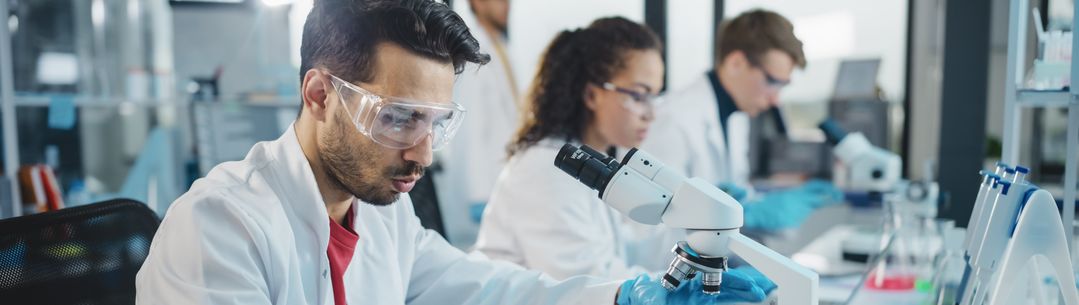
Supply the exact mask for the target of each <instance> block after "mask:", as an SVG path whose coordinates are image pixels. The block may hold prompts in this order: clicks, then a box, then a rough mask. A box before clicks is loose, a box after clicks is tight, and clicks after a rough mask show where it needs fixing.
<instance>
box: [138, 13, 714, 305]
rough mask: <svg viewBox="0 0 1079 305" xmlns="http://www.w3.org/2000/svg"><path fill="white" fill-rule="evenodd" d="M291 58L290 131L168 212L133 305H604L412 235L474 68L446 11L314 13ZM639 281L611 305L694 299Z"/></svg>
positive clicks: (598, 285)
mask: <svg viewBox="0 0 1079 305" xmlns="http://www.w3.org/2000/svg"><path fill="white" fill-rule="evenodd" d="M300 53H301V61H302V65H301V77H302V82H301V89H300V92H301V95H302V96H301V98H302V102H303V105H302V110H301V113H300V116H299V118H297V120H296V121H295V122H294V123H293V124H292V126H291V127H290V128H289V129H288V130H287V131H286V132H285V133H284V134H283V135H282V136H281V137H280V138H278V139H277V140H274V141H269V142H262V143H259V144H256V145H255V146H254V147H253V148H252V149H251V151H250V152H249V153H248V155H247V157H246V158H245V159H244V160H242V161H237V162H227V163H224V164H221V165H218V166H217V167H215V168H214V169H213V170H211V171H210V173H209V174H207V176H206V177H204V178H202V179H199V180H198V181H196V182H195V183H194V185H192V187H191V189H190V190H189V191H188V192H187V193H186V194H184V195H183V196H181V197H180V198H179V199H177V200H176V202H175V203H173V204H172V205H171V207H170V209H169V211H168V212H167V213H166V216H165V218H164V220H163V221H162V223H161V226H160V228H159V229H158V231H157V234H156V235H155V236H154V239H153V241H152V245H151V249H150V254H149V256H148V257H147V259H146V261H145V263H144V264H143V266H142V268H141V270H140V271H139V274H138V277H137V279H136V288H137V303H139V304H337V305H339V304H406V303H407V304H478V303H483V304H612V303H615V300H616V298H617V297H618V293H619V286H622V284H623V283H622V282H608V281H605V280H601V279H596V278H589V277H574V278H569V279H566V280H564V281H555V280H553V279H552V278H550V277H548V276H546V275H543V274H541V273H539V272H535V271H528V270H525V269H522V268H521V267H519V266H516V265H512V264H509V263H504V262H494V261H490V260H487V259H486V258H485V257H483V256H482V255H480V254H471V255H469V254H465V253H463V252H461V251H460V250H458V249H456V248H454V247H452V246H450V245H449V244H448V243H447V242H446V241H445V239H443V238H442V237H441V236H439V235H438V234H437V233H435V232H434V231H429V230H424V229H423V227H421V225H420V222H419V220H418V218H417V217H416V216H415V214H414V213H415V212H414V210H413V207H412V202H411V200H410V199H409V197H408V195H407V192H408V191H409V190H410V189H412V187H413V186H414V184H415V182H416V180H418V179H419V178H420V177H421V176H422V175H423V174H424V168H425V167H427V166H429V165H430V164H431V159H432V156H431V154H432V150H436V149H439V148H442V147H444V146H445V145H446V144H447V143H448V142H449V141H450V140H451V139H452V137H453V135H454V131H455V130H456V129H457V127H458V126H460V124H461V120H462V119H464V114H465V109H463V108H462V107H461V106H460V105H457V104H456V103H453V102H452V101H451V96H452V88H453V84H454V77H455V75H456V74H457V73H460V72H461V71H462V70H463V69H464V65H465V64H466V63H475V64H484V63H486V62H487V61H488V60H489V57H488V56H487V55H486V54H483V53H481V52H480V51H479V46H478V44H477V42H476V39H475V38H474V37H472V34H471V33H469V31H468V28H467V27H466V26H465V24H464V23H463V22H462V21H461V19H460V17H458V16H457V15H456V14H455V13H454V12H453V11H452V10H450V9H449V8H448V7H447V6H446V5H445V4H442V3H437V2H434V1H432V0H385V1H379V0H318V1H315V3H314V7H313V9H312V10H311V13H310V14H309V15H308V18H307V22H306V23H305V24H304V31H303V42H302V46H301V52H300ZM474 119H483V118H474ZM403 193H404V195H402V194H403ZM632 283H637V282H632ZM649 283H650V282H648V283H643V284H635V285H629V286H626V287H630V288H628V289H631V291H623V292H624V293H622V295H621V300H623V302H622V304H665V303H666V301H667V300H668V299H670V300H675V301H676V302H679V301H680V302H685V301H686V300H689V299H693V298H705V297H707V296H705V295H703V293H702V292H700V289H692V288H686V289H679V290H678V291H676V292H674V293H670V294H668V293H667V291H666V290H665V289H663V288H662V287H660V286H659V285H658V284H649ZM685 286H689V285H685ZM645 290H649V291H645ZM645 292H647V293H645ZM641 295H645V296H649V298H652V299H654V301H649V300H650V299H648V298H642V297H640V296H641ZM656 296H658V297H659V298H658V299H656V298H655V297H656Z"/></svg>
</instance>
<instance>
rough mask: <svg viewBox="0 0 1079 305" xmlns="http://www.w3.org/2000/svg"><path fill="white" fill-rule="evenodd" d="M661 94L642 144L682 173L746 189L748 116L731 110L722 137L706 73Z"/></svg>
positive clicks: (748, 185) (713, 94)
mask: <svg viewBox="0 0 1079 305" xmlns="http://www.w3.org/2000/svg"><path fill="white" fill-rule="evenodd" d="M664 99H665V100H664V103H663V104H662V106H661V107H660V108H659V109H657V110H656V119H655V121H654V122H653V123H652V128H651V130H649V133H648V138H646V139H645V140H644V143H642V144H641V148H642V149H644V150H645V151H647V152H649V153H651V154H652V155H653V156H655V157H656V158H657V159H659V160H660V161H662V162H663V164H665V165H666V166H668V167H672V168H674V169H677V170H679V171H681V172H682V174H684V175H686V176H687V177H701V178H703V179H705V180H707V181H712V182H713V183H721V182H732V183H735V184H737V185H739V186H742V187H744V188H747V189H749V188H750V184H749V171H750V167H749V128H750V127H749V116H748V115H746V114H745V113H744V112H741V111H735V112H734V113H732V114H731V115H730V117H728V118H727V125H728V126H727V127H728V128H727V129H728V130H727V136H729V137H730V139H727V136H724V133H723V129H724V126H722V124H720V120H719V108H718V105H717V102H716V95H715V92H714V91H713V89H712V85H711V82H710V81H709V80H708V77H707V76H705V75H702V76H701V77H700V79H698V80H697V81H696V82H693V84H691V85H690V86H689V87H686V88H685V89H682V90H681V91H677V92H674V93H670V94H667V95H666V96H664Z"/></svg>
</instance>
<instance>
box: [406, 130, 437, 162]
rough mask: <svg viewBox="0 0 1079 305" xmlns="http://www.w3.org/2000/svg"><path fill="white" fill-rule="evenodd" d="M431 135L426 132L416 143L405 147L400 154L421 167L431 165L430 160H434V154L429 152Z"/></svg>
mask: <svg viewBox="0 0 1079 305" xmlns="http://www.w3.org/2000/svg"><path fill="white" fill-rule="evenodd" d="M431 137H432V136H431V135H430V134H428V135H427V136H425V137H423V139H422V140H420V142H419V143H416V145H413V146H412V147H409V148H406V149H405V150H404V155H403V156H402V157H403V158H404V159H405V161H412V162H416V163H419V164H420V165H421V166H423V167H428V166H431V162H434V156H433V155H432V153H431Z"/></svg>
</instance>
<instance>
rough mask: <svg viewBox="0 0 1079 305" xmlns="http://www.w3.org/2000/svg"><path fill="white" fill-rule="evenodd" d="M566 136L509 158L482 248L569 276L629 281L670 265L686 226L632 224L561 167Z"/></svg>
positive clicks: (487, 212)
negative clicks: (556, 161) (558, 158)
mask: <svg viewBox="0 0 1079 305" xmlns="http://www.w3.org/2000/svg"><path fill="white" fill-rule="evenodd" d="M564 143H565V142H561V141H555V140H552V139H547V140H543V141H541V142H540V143H538V144H536V145H535V146H533V147H530V148H528V149H525V150H524V151H522V152H519V153H517V154H516V155H515V156H513V157H512V158H510V160H509V162H508V163H507V164H506V168H505V169H503V171H502V174H501V175H500V176H499V177H498V182H497V183H496V184H495V190H494V193H493V194H491V201H490V202H489V203H488V204H487V208H486V210H485V211H484V214H483V222H482V224H481V225H480V233H479V237H478V239H477V240H476V250H477V251H480V252H482V253H484V254H486V255H487V256H488V257H490V258H492V259H501V260H507V261H510V262H513V263H515V264H519V265H522V266H524V267H526V268H529V269H534V270H539V271H543V272H545V273H547V274H550V275H551V276H554V277H555V278H558V279H562V278H567V277H570V276H575V275H584V274H587V275H594V276H601V277H607V278H611V279H624V278H630V277H633V276H637V275H640V274H642V273H649V272H658V271H663V269H664V268H665V267H666V264H668V263H670V258H671V255H672V254H671V253H670V250H671V247H673V245H674V242H675V241H677V240H678V239H679V238H681V237H684V236H685V234H684V233H683V231H680V230H679V231H675V230H670V229H667V228H666V227H663V226H645V225H641V224H635V223H629V220H628V218H624V217H622V215H620V214H619V213H618V211H617V210H615V209H613V208H611V207H610V206H608V205H607V204H605V203H603V201H602V200H600V199H599V196H597V194H598V193H597V191H594V190H592V189H589V188H588V187H587V186H585V185H584V184H581V183H580V182H578V181H577V180H576V179H574V178H573V177H570V176H569V175H567V174H566V173H564V172H562V171H561V170H559V169H558V168H557V167H555V166H554V159H555V155H557V154H558V150H559V149H560V148H561V147H562V144H564Z"/></svg>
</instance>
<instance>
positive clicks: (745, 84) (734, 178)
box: [642, 10, 842, 233]
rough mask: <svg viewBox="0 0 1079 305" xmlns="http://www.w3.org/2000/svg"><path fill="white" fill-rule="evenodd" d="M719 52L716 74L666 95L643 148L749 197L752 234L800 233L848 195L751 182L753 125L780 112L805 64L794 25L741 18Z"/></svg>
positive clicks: (820, 186) (752, 14)
mask: <svg viewBox="0 0 1079 305" xmlns="http://www.w3.org/2000/svg"><path fill="white" fill-rule="evenodd" d="M716 53H717V54H716V58H715V67H714V69H713V70H712V71H708V72H707V73H706V74H705V75H702V76H701V78H700V79H699V80H698V81H697V82H695V83H694V84H692V85H690V86H689V87H687V88H685V89H682V90H681V91H678V92H676V93H672V94H671V95H669V96H666V97H664V99H665V100H666V103H665V105H664V107H662V109H660V110H659V111H657V115H656V120H655V123H654V124H653V127H652V129H653V130H652V135H651V136H649V137H648V138H647V139H645V142H644V143H643V144H642V146H643V147H644V148H645V149H646V150H648V152H650V153H652V154H653V155H654V156H655V157H656V158H659V159H661V160H663V162H664V163H665V164H667V166H668V167H671V168H676V169H680V170H682V171H683V173H684V174H685V175H686V176H689V177H701V178H703V179H705V180H709V181H711V182H713V183H716V184H718V185H720V187H721V188H723V189H725V190H727V191H728V192H737V191H736V190H740V191H742V192H744V193H746V196H745V198H743V199H740V201H741V202H742V203H743V207H744V209H743V210H744V212H745V215H744V217H745V225H744V228H745V229H748V230H750V231H752V232H757V233H772V232H777V231H781V230H787V229H793V228H796V227H798V226H800V225H801V224H802V223H803V222H804V221H805V220H806V219H807V218H808V216H809V215H810V214H811V213H812V212H813V211H814V210H816V209H817V208H820V207H822V206H825V205H828V204H834V203H838V202H839V201H838V200H835V198H836V195H837V194H838V195H840V196H839V197H838V198H842V197H841V195H842V193H840V192H839V191H838V190H837V189H836V188H835V187H834V186H832V185H831V183H826V182H813V183H809V184H806V185H805V186H804V187H801V188H794V189H791V190H787V191H783V192H773V193H770V194H765V195H762V194H755V192H752V186H751V185H750V184H749V178H750V177H749V175H750V173H751V169H750V164H751V162H750V161H749V134H750V122H749V119H750V118H751V117H755V116H758V115H760V114H761V113H764V112H766V111H770V110H773V109H776V107H777V106H778V105H779V92H780V90H781V89H783V88H784V87H786V86H787V85H788V84H790V79H791V74H792V73H793V72H794V69H799V68H801V69H804V68H805V66H806V58H805V54H804V53H803V50H802V42H801V40H799V39H798V37H796V36H795V35H794V25H793V24H791V22H790V21H789V20H787V18H784V17H783V16H781V15H779V14H777V13H775V12H771V11H765V10H751V11H748V12H745V13H742V14H740V15H738V16H737V17H735V18H733V19H731V20H729V21H725V22H724V25H723V26H721V28H720V29H719V30H718V31H716ZM775 113H777V114H778V112H775ZM810 190H811V191H810ZM818 195H819V196H818Z"/></svg>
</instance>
